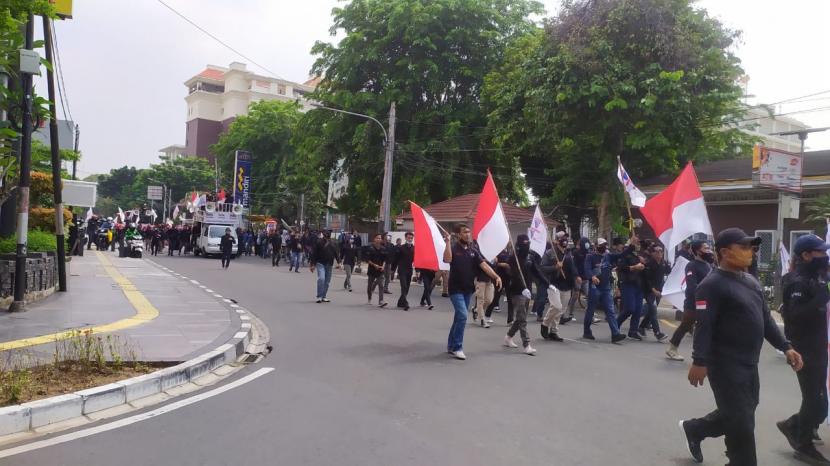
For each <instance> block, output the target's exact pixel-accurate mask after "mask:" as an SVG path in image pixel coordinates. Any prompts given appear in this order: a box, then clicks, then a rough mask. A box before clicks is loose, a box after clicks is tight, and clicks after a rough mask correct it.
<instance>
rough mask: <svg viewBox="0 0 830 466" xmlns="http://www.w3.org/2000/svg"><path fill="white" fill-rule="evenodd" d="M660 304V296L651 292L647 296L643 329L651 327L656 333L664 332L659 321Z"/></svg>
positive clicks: (641, 325) (642, 323)
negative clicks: (658, 310)
mask: <svg viewBox="0 0 830 466" xmlns="http://www.w3.org/2000/svg"><path fill="white" fill-rule="evenodd" d="M658 304H660V298H658V297H657V296H654V295H653V294H651V293H649V294H648V295H647V296H646V306H645V315H644V316H643V321H642V322H641V323H640V328H641V329H647V328H649V327H651V329H652V330H654V334H655V335H659V334H660V333H662V332H660V323H659V322H658V321H657V305H658Z"/></svg>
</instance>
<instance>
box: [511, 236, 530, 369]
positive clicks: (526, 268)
mask: <svg viewBox="0 0 830 466" xmlns="http://www.w3.org/2000/svg"><path fill="white" fill-rule="evenodd" d="M530 253H531V251H530V238H528V236H527V235H519V236H517V237H516V255H515V257H514V262H513V263H512V264H510V285H509V286H510V288H509V289H508V290H507V292H508V294H507V297H508V299H510V300H511V301H512V302H513V311H514V312H515V316H514V319H513V324H512V325H511V326H510V329H509V330H508V331H507V335H506V336H505V337H504V346H506V347H507V348H517V347H518V345H516V343H514V342H513V336H514V335H516V332H520V334H521V336H522V345H523V346H524V352H525V354H527V355H529V356H533V355H535V354H536V350H535V349H534V348H533V347H532V346H530V335H529V334H528V332H527V312H528V305H529V304H530V292H529V291H527V290H528V288H530V287H529V286H528V285H529V284H528V283H527V282H526V280H529V278H528V277H529V276H530V274H531V273H533V272H532V271H531V269H532V267H533V259H531V258H530ZM520 266H521V267H520Z"/></svg>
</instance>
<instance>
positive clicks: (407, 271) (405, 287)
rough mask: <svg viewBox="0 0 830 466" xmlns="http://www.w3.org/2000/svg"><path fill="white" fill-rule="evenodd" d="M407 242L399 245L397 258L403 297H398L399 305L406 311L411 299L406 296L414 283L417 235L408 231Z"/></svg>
mask: <svg viewBox="0 0 830 466" xmlns="http://www.w3.org/2000/svg"><path fill="white" fill-rule="evenodd" d="M404 236H405V237H406V243H404V244H402V245H400V246H398V248H397V255H396V259H397V261H398V264H397V265H398V280H400V282H401V297H400V298H399V299H398V307H399V308H401V309H403V310H404V311H408V310H409V301H407V300H406V296H407V295H408V294H409V286H410V285H412V261H414V260H415V246H414V245H413V244H412V240H413V239H414V238H415V235H414V234H413V233H412V232H411V231H408V232H406V235H404Z"/></svg>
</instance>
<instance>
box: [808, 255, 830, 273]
mask: <svg viewBox="0 0 830 466" xmlns="http://www.w3.org/2000/svg"><path fill="white" fill-rule="evenodd" d="M828 264H830V257H827V256H824V257H813V258H812V259H810V262H808V263H807V270H809V271H810V272H813V273H821V272H822V271H825V270H827V266H828Z"/></svg>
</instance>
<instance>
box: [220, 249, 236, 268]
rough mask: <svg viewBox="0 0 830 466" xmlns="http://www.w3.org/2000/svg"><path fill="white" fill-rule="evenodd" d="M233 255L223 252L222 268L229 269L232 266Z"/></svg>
mask: <svg viewBox="0 0 830 466" xmlns="http://www.w3.org/2000/svg"><path fill="white" fill-rule="evenodd" d="M232 255H233V253H232V252H223V253H222V267H223V268H225V269H227V268H228V266H229V265H231V256H232Z"/></svg>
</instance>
